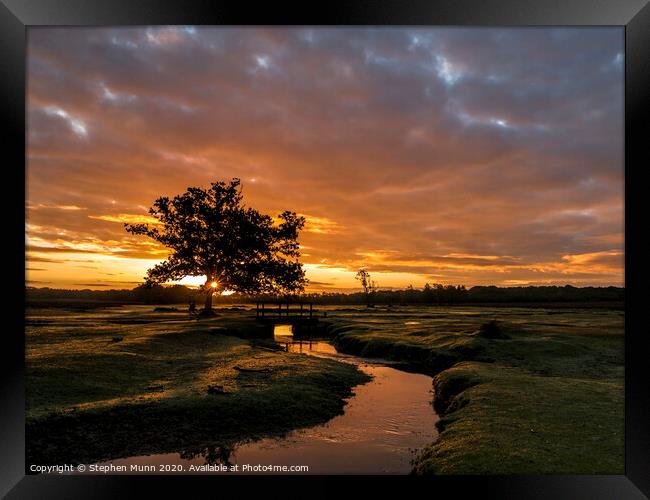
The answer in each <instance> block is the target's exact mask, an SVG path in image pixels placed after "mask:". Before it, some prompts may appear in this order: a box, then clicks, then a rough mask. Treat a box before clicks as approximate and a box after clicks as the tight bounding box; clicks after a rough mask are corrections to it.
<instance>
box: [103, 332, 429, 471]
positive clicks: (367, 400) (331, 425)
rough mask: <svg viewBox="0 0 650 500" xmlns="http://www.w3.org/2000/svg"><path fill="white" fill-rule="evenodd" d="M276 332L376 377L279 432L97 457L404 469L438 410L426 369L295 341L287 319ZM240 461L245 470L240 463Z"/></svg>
mask: <svg viewBox="0 0 650 500" xmlns="http://www.w3.org/2000/svg"><path fill="white" fill-rule="evenodd" d="M274 333H275V340H276V342H278V343H280V344H281V345H283V346H284V347H285V349H287V350H288V351H289V352H297V353H303V354H306V355H310V356H318V357H324V358H330V359H336V360H338V361H341V362H345V363H353V364H355V365H357V366H358V367H359V369H360V370H362V371H364V372H365V373H368V374H369V375H371V376H372V377H373V379H372V380H371V381H370V382H368V383H366V384H364V385H359V386H356V387H355V388H354V390H353V391H354V394H353V395H352V396H351V397H350V398H349V399H348V400H347V404H346V405H345V408H344V413H343V414H342V415H339V416H337V417H334V418H333V419H331V420H329V421H328V422H326V423H325V424H322V425H317V426H314V427H310V428H306V429H300V430H296V431H292V432H290V433H289V434H287V435H286V436H285V437H283V438H267V439H262V440H259V441H255V442H250V443H244V444H241V445H237V446H235V447H234V448H232V449H227V450H224V449H219V448H213V449H207V450H203V451H202V452H200V453H197V454H191V453H166V454H159V455H147V456H136V457H127V458H121V459H115V460H111V461H110V462H105V463H103V464H101V465H107V464H113V465H114V466H127V467H126V469H127V470H130V469H131V466H132V465H136V466H147V465H154V466H156V469H157V470H156V471H155V472H154V471H145V472H144V473H163V474H168V473H170V472H171V473H174V472H177V471H178V470H176V471H175V470H174V467H175V466H178V465H182V467H183V471H184V472H186V473H187V472H188V469H189V468H190V465H195V466H202V465H205V464H221V463H224V462H225V461H226V460H227V462H228V463H229V464H239V466H240V467H239V471H238V472H237V473H242V472H244V473H246V472H249V473H257V474H260V473H262V474H264V473H267V474H268V473H273V471H269V470H268V469H267V470H265V469H264V466H268V465H274V466H277V465H280V466H281V465H286V466H289V467H290V466H307V467H308V470H307V471H305V470H304V469H303V470H302V471H299V472H298V471H295V470H294V471H287V472H284V473H289V474H305V473H307V474H408V473H409V472H410V471H411V468H412V465H411V462H412V460H413V458H415V456H416V455H417V453H418V452H419V450H420V449H421V448H422V447H424V446H425V445H426V444H428V443H431V442H432V441H434V440H435V439H436V437H437V430H436V428H435V423H436V421H437V420H438V416H437V415H436V414H435V412H434V410H433V407H432V404H431V401H432V397H433V395H432V391H431V389H432V379H431V377H429V376H427V375H421V374H417V373H409V372H405V371H402V370H399V369H397V368H394V367H392V366H391V363H390V362H388V361H385V360H378V359H368V358H361V357H358V356H351V355H346V354H342V353H338V352H337V351H336V349H335V348H334V346H332V345H331V344H330V343H328V342H326V341H312V342H309V341H303V342H296V341H294V340H293V337H292V334H291V327H290V326H288V325H277V326H276V327H275V332H274ZM163 464H164V465H165V466H169V467H163V469H165V468H167V469H168V470H167V471H164V470H163V471H160V470H159V469H160V467H159V466H161V465H163ZM244 465H247V466H249V470H242V469H244V468H245V467H244ZM142 469H146V467H143V468H142ZM125 472H126V471H125ZM203 472H204V471H201V472H199V473H203ZM206 472H215V473H218V474H224V473H225V474H228V473H231V472H228V471H219V470H211V471H206ZM111 473H115V471H112V472H111ZM117 473H119V472H117ZM126 473H133V472H126ZM140 473H143V471H142V470H140ZM193 473H197V472H193ZM232 473H235V472H232ZM276 473H277V472H276ZM280 473H282V472H280Z"/></svg>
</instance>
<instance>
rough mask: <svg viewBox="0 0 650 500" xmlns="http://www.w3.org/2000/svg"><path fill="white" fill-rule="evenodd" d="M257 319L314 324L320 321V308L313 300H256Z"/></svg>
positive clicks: (271, 321)
mask: <svg viewBox="0 0 650 500" xmlns="http://www.w3.org/2000/svg"><path fill="white" fill-rule="evenodd" d="M255 306H256V308H255V319H256V320H257V321H264V322H267V323H273V324H275V323H282V324H290V325H295V324H312V323H317V322H318V310H317V309H314V304H312V303H311V302H308V303H305V302H299V303H291V302H261V301H260V302H256V304H255Z"/></svg>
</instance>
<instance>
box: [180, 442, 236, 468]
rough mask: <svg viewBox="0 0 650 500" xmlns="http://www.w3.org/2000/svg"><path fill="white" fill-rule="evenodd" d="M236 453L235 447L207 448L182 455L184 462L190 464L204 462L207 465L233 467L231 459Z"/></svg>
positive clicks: (188, 451)
mask: <svg viewBox="0 0 650 500" xmlns="http://www.w3.org/2000/svg"><path fill="white" fill-rule="evenodd" d="M233 451H234V445H232V444H231V445H219V446H214V445H213V446H207V447H205V448H201V449H198V450H187V451H182V452H181V453H180V458H181V459H182V460H187V461H190V462H197V461H201V460H202V461H203V463H205V464H207V465H218V464H223V465H228V466H230V465H232V463H231V461H230V459H231V456H232V454H233Z"/></svg>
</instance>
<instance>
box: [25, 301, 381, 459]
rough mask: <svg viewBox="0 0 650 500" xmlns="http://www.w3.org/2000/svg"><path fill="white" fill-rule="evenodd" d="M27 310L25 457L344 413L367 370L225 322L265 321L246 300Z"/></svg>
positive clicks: (105, 452)
mask: <svg viewBox="0 0 650 500" xmlns="http://www.w3.org/2000/svg"><path fill="white" fill-rule="evenodd" d="M253 318H254V316H253ZM28 319H29V320H31V322H32V323H31V325H28V327H27V342H26V389H27V390H26V396H27V408H26V410H27V419H26V420H27V459H28V462H30V461H31V462H33V463H64V462H66V463H68V462H72V463H75V462H90V461H96V460H106V459H110V458H117V457H122V456H129V455H140V454H148V453H163V452H174V451H182V450H184V449H192V448H197V447H198V448H201V447H204V446H212V445H215V444H217V445H218V444H222V443H232V442H236V441H245V440H249V439H255V438H257V437H263V436H268V435H278V434H282V433H284V432H287V431H289V430H292V429H294V428H298V427H304V426H308V425H315V424H317V423H321V422H325V421H327V420H328V419H330V418H332V417H334V416H335V415H337V414H340V413H341V412H342V409H343V406H344V399H345V398H346V397H348V396H350V394H351V388H352V387H353V386H354V385H357V384H359V383H363V382H366V381H367V380H369V378H368V377H367V376H366V375H364V374H363V373H361V372H359V371H358V370H357V369H356V368H354V367H353V366H351V365H348V364H341V363H337V362H335V361H331V360H325V359H319V358H314V357H308V356H302V355H297V354H292V353H286V352H283V351H271V350H268V349H262V348H258V347H256V346H255V345H252V344H251V343H250V342H248V341H247V340H245V339H242V338H238V337H235V336H230V335H225V334H224V333H223V332H224V331H226V332H227V331H230V332H235V331H236V332H237V333H239V334H243V335H246V333H247V332H248V333H250V332H251V331H255V330H257V329H259V328H260V326H259V325H258V324H257V323H256V322H255V321H254V319H251V314H250V313H249V312H248V311H224V312H220V313H218V315H217V316H215V317H214V318H210V319H204V320H200V321H196V320H190V319H188V316H187V313H181V312H179V313H175V312H173V311H166V312H164V313H162V314H161V313H154V312H152V308H143V307H140V308H137V307H136V308H131V309H128V308H127V310H126V312H121V311H119V310H115V309H111V310H94V311H90V312H83V313H79V312H72V311H67V312H66V311H51V310H47V311H46V310H31V311H29V312H28ZM44 320H49V321H44ZM220 329H221V330H220ZM116 337H119V338H121V339H122V340H121V341H119V342H114V341H113V339H114V338H116ZM211 387H212V388H214V387H221V388H223V394H217V393H215V391H214V389H213V390H210V388H211Z"/></svg>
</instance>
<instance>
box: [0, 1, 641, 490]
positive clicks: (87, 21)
mask: <svg viewBox="0 0 650 500" xmlns="http://www.w3.org/2000/svg"><path fill="white" fill-rule="evenodd" d="M167 24H182V25H192V24H197V25H200V24H203V25H206V24H210V25H272V24H280V25H298V24H300V25H345V24H347V25H384V24H393V25H395V24H397V25H458V26H460V25H466V26H474V25H480V26H550V25H552V26H568V25H570V26H592V25H598V26H621V27H624V28H625V214H626V217H625V286H626V289H627V290H626V314H625V328H626V330H625V331H626V348H625V354H626V366H625V370H626V383H625V474H624V475H620V476H472V477H464V476H437V477H431V478H384V477H374V478H373V479H372V480H371V481H367V482H366V483H367V484H366V485H364V488H366V487H370V486H372V487H374V488H384V487H385V484H386V482H387V481H389V480H390V481H391V482H392V481H397V482H399V483H403V484H404V485H405V486H406V485H413V486H416V485H417V486H418V487H422V488H426V490H424V491H427V490H428V491H430V492H431V494H435V495H436V496H439V495H445V494H453V495H454V496H456V495H458V494H459V493H460V494H461V495H462V494H466V493H468V492H469V493H474V494H477V495H481V496H483V497H485V496H488V497H489V496H493V497H496V498H540V499H541V498H544V499H546V498H572V499H577V498H589V499H599V498H603V499H605V498H606V499H613V498H616V499H623V498H644V497H645V496H650V451H649V450H650V389H649V388H648V387H647V386H646V384H645V383H646V382H647V381H650V368H649V367H650V363H648V362H647V360H646V357H647V354H646V353H647V352H648V351H647V343H646V341H645V338H644V337H645V336H647V335H648V333H647V332H646V331H645V330H646V329H647V326H646V322H644V319H643V317H642V314H641V310H642V308H643V306H644V302H643V300H644V297H643V294H642V284H643V281H642V280H643V278H644V277H645V276H646V274H647V273H646V272H645V271H646V269H647V264H646V263H645V261H644V258H643V257H644V256H643V254H642V251H640V250H639V249H638V246H639V243H640V238H639V232H640V230H642V229H643V228H644V226H643V224H644V217H643V215H641V200H642V196H643V194H642V193H641V190H642V189H643V184H642V175H643V173H644V172H643V170H644V169H645V168H647V167H648V165H650V153H649V152H648V151H649V149H648V147H647V145H646V142H647V137H650V135H648V127H647V122H648V121H649V117H650V98H649V96H650V5H648V0H566V1H564V2H544V1H539V0H444V1H426V0H410V1H408V2H406V1H398V0H365V1H364V0H348V1H346V2H338V3H333V2H321V3H318V4H312V3H310V2H303V3H292V4H288V3H287V5H286V7H283V6H281V5H278V4H276V3H269V2H267V3H260V5H254V4H252V3H249V2H228V3H226V2H222V1H214V2H209V1H207V0H178V1H174V2H171V1H163V0H49V1H48V0H0V67H2V74H1V75H0V76H1V77H0V89H1V90H0V92H1V93H2V96H1V99H0V103H1V106H2V107H1V109H2V117H3V121H4V122H5V126H6V132H5V140H6V142H5V141H3V142H4V148H3V149H4V155H3V159H4V162H3V163H4V168H3V170H2V172H3V176H4V177H5V179H6V180H5V182H6V186H5V191H6V193H5V199H7V201H6V204H5V210H4V212H5V214H6V215H7V217H5V221H6V222H5V226H6V227H7V228H8V229H7V233H6V234H7V236H6V237H5V243H6V251H7V252H8V254H5V255H7V259H8V260H7V261H5V262H6V263H7V264H8V265H7V266H5V269H6V270H7V271H8V274H9V275H10V276H9V282H8V283H7V284H6V285H5V286H6V290H7V294H6V299H5V307H7V312H6V316H5V318H6V321H5V323H4V326H5V328H4V332H3V335H2V341H1V344H0V353H1V356H2V362H1V363H0V369H1V370H2V373H1V376H0V386H1V389H0V408H1V410H0V415H1V418H2V426H1V428H0V443H2V452H1V454H2V464H1V465H0V494H2V495H5V494H6V495H7V498H59V497H61V498H88V497H89V496H90V497H92V498H115V497H118V496H124V495H126V496H131V495H139V494H143V493H149V492H150V491H151V490H150V488H151V487H152V486H153V485H154V481H155V483H156V484H158V485H160V484H163V485H164V488H166V491H167V493H173V492H174V490H175V489H176V488H178V491H180V492H185V493H186V494H187V492H188V489H189V491H192V492H193V493H195V492H196V490H195V488H196V484H197V483H198V484H199V485H201V486H203V487H207V488H208V490H207V491H213V492H214V493H213V494H216V493H218V492H220V491H221V488H223V487H224V486H225V485H227V486H230V487H238V488H247V487H249V486H250V485H251V484H257V485H259V483H260V482H261V480H263V481H265V482H266V481H268V482H269V483H270V484H269V486H268V487H269V488H273V487H274V486H276V487H281V488H282V489H283V490H284V491H286V492H288V493H290V492H291V491H290V490H291V489H293V487H294V485H297V486H296V488H297V491H298V492H300V491H302V492H303V493H305V490H302V488H301V487H302V486H307V485H305V483H310V484H309V485H308V487H309V488H314V487H316V485H314V484H313V483H318V485H319V486H318V488H321V487H325V488H326V487H327V486H326V485H328V484H329V483H330V481H331V480H333V479H336V478H333V477H322V478H318V477H289V478H277V477H273V478H270V477H262V478H260V477H256V478H251V477H246V478H245V479H244V478H243V477H228V478H226V477H216V476H194V477H180V476H167V477H156V478H153V477H146V476H128V477H125V476H106V477H101V476H83V477H82V476H75V477H72V476H45V475H42V476H33V475H27V476H26V475H25V463H24V458H25V427H24V417H25V413H24V402H25V397H24V381H23V376H24V355H25V348H24V340H25V339H24V306H25V298H24V294H23V293H20V292H19V291H18V290H23V291H24V280H25V269H24V266H21V265H20V260H21V259H22V260H23V261H24V258H25V244H24V242H25V240H24V234H25V232H24V230H25V209H24V207H25V205H24V203H25V196H26V192H25V188H26V182H25V178H26V170H25V169H26V164H25V146H26V143H25V125H26V123H25V122H26V120H25V83H26V62H25V59H26V31H27V29H28V28H29V27H30V26H41V25H49V26H54V25H64V26H95V25H102V26H107V25H111V26H115V25H167ZM21 196H22V200H21V199H20V198H21ZM14 198H15V199H14ZM215 481H218V482H215ZM215 488H216V489H215ZM285 488H286V490H285ZM321 492H322V490H321ZM366 492H368V493H369V492H370V490H366ZM179 494H180V493H179Z"/></svg>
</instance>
